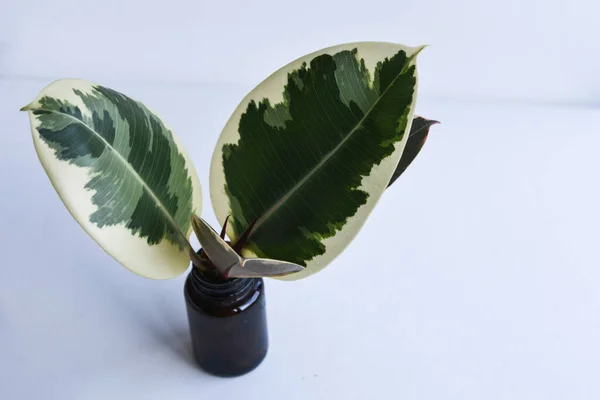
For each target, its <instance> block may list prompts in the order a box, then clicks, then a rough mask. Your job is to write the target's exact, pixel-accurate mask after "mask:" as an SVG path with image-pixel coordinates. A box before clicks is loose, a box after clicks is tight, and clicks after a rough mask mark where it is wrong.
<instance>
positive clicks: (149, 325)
mask: <svg viewBox="0 0 600 400" xmlns="http://www.w3.org/2000/svg"><path fill="white" fill-rule="evenodd" d="M91 269H94V268H90V270H91ZM126 273H127V272H126ZM89 279H91V280H93V281H94V285H95V286H98V287H100V290H105V291H106V293H105V295H106V296H105V297H106V298H110V299H111V301H112V302H114V309H115V311H116V310H118V312H120V313H123V314H124V315H125V316H126V318H127V319H129V320H133V321H132V323H134V324H136V325H138V326H139V327H140V330H141V331H142V332H144V333H145V334H146V335H147V336H149V337H150V338H151V339H152V340H153V342H154V343H155V344H156V345H157V346H160V347H162V348H163V349H169V350H170V351H171V352H172V354H173V355H175V356H176V357H177V358H179V359H180V360H181V361H182V362H184V363H186V364H187V365H188V366H189V367H191V368H193V369H195V370H197V371H201V372H202V373H203V374H204V375H206V376H211V375H210V374H208V373H206V372H204V371H203V370H202V369H201V368H200V367H199V366H198V364H197V363H196V361H195V360H194V356H193V351H192V340H191V337H190V333H189V326H188V321H187V314H186V310H185V301H184V299H183V293H182V292H183V290H174V287H176V286H178V282H180V280H177V281H169V282H167V281H156V282H141V283H137V282H136V283H133V284H134V285H137V284H139V285H141V286H143V287H142V288H140V287H139V286H138V287H137V290H132V288H131V287H129V286H128V285H127V283H123V282H119V283H120V284H119V283H117V282H116V281H113V280H111V279H110V276H108V275H107V274H103V273H101V272H99V273H91V274H89ZM133 279H140V278H139V277H137V276H135V277H133ZM181 284H182V283H180V285H181ZM148 310H152V312H151V313H149V312H148Z"/></svg>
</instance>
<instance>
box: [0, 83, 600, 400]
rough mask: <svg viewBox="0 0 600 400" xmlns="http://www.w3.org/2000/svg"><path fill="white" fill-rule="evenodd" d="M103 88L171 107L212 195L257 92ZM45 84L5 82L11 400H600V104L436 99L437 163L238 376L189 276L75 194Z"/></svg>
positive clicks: (286, 300) (291, 287) (430, 150)
mask: <svg viewBox="0 0 600 400" xmlns="http://www.w3.org/2000/svg"><path fill="white" fill-rule="evenodd" d="M103 83H104V84H106V85H108V86H112V87H114V88H118V89H119V90H122V91H124V92H126V93H128V94H130V95H133V96H135V97H137V98H139V99H142V100H144V101H146V102H147V103H148V104H149V105H150V106H151V107H153V108H154V109H157V110H160V112H161V115H162V116H163V117H164V118H165V120H166V121H168V122H169V123H170V124H171V125H172V126H173V128H174V129H175V130H176V131H177V132H178V134H179V135H180V136H181V138H182V141H183V142H184V143H185V145H186V146H187V147H188V149H189V151H190V153H191V154H192V155H193V159H194V162H195V164H196V167H197V168H198V170H199V174H200V179H201V182H202V183H203V184H204V187H207V183H208V176H207V173H208V172H207V171H208V165H209V157H210V155H211V152H212V148H213V146H214V143H215V142H216V140H217V136H218V132H219V131H220V129H221V128H222V126H223V124H224V123H225V121H226V119H227V117H228V116H229V114H230V113H231V111H232V110H233V109H234V108H235V106H236V105H237V102H238V101H239V99H241V97H242V96H243V95H244V94H245V89H244V88H235V87H231V88H229V89H228V88H223V87H220V86H218V85H181V86H169V85H160V84H154V85H146V84H143V85H142V84H136V83H132V82H121V81H118V80H109V81H108V82H103ZM43 84H45V82H41V81H40V82H38V81H32V82H23V81H7V80H0V93H2V97H1V98H0V101H1V103H0V120H2V121H3V129H2V131H3V133H4V135H3V137H4V143H3V145H2V146H0V162H1V165H0V167H1V171H3V172H2V196H1V197H0V209H2V210H4V212H3V213H2V214H0V235H1V236H0V239H1V242H0V243H2V253H3V254H4V257H5V258H4V261H3V263H2V267H1V268H0V354H1V356H0V398H1V399H2V400H13V399H33V398H43V399H46V400H54V399H56V400H65V399H85V400H91V399H94V400H95V399H98V400H104V399H128V400H131V399H145V400H150V399H157V400H158V399H178V400H185V399H203V400H213V399H215V400H217V399H235V398H244V399H273V400H275V399H290V400H296V399H297V400H305V399H357V400H364V399H396V398H397V399H407V400H413V399H414V400H416V399H431V400H438V399H444V400H454V399H456V400H471V399H472V400H481V399H486V400H496V399H502V400H521V399H522V400H531V399H548V400H551V399H556V400H559V399H560V400H564V399H569V400H596V399H598V398H600V381H599V380H598V371H599V369H600V340H599V338H600V290H598V288H600V269H599V264H600V254H598V251H597V248H598V247H597V237H598V226H599V225H600V211H599V209H598V204H599V203H600V192H599V191H598V189H597V185H596V184H595V182H596V181H597V171H598V170H599V168H600V159H599V158H598V156H597V149H598V147H599V146H600V137H599V136H598V135H597V126H598V119H599V117H600V110H599V109H594V108H587V109H585V108H581V109H577V108H558V107H554V108H552V107H542V106H535V105H524V104H516V103H513V104H510V105H506V104H505V103H499V102H498V103H495V102H488V103H483V102H479V103H475V102H457V101H453V102H445V101H442V100H436V99H432V98H427V97H425V96H421V98H420V100H419V103H418V106H417V110H418V112H419V113H420V114H422V115H424V116H426V117H430V118H435V119H439V120H440V121H442V124H441V125H438V126H435V127H434V129H432V134H431V138H430V140H429V142H428V144H427V145H426V147H425V148H424V150H423V153H422V154H421V155H420V156H419V158H418V159H417V160H416V161H415V163H414V165H412V166H411V167H410V169H409V170H408V171H407V173H406V174H405V175H404V176H403V177H402V178H401V179H399V180H398V181H397V183H395V184H394V186H392V188H391V189H389V191H388V193H386V194H385V196H384V198H383V200H382V201H381V203H380V205H379V207H378V208H377V209H376V210H375V211H374V213H373V215H372V218H371V219H370V220H369V221H368V222H367V224H366V226H365V228H364V230H363V231H362V232H361V233H360V234H359V236H358V238H357V239H356V240H355V241H354V242H353V243H352V244H351V246H350V247H349V248H348V250H347V251H346V252H345V253H343V255H342V256H340V257H339V258H338V259H337V260H336V261H335V262H334V264H333V265H331V266H330V267H329V268H327V269H326V270H325V271H323V272H321V273H319V274H317V275H315V276H313V277H310V278H307V279H305V280H303V281H299V282H277V281H267V296H268V300H267V301H268V320H269V329H270V338H271V346H270V351H269V354H268V357H267V359H266V360H265V362H264V363H263V364H262V365H261V366H260V367H259V368H258V369H257V370H255V371H254V372H252V373H251V374H249V375H246V376H244V377H241V378H236V379H219V378H213V377H211V376H208V375H206V374H204V373H203V372H201V371H199V370H198V369H197V368H196V367H195V366H194V364H193V361H192V359H191V356H190V343H189V338H188V333H187V321H186V316H185V309H184V301H183V295H182V285H183V278H180V279H176V280H173V281H166V282H155V281H150V280H145V279H143V278H139V277H137V276H135V275H133V274H131V273H130V272H128V271H126V270H125V269H124V268H122V267H120V266H119V265H118V264H117V263H116V262H114V261H113V260H112V259H111V258H110V257H109V256H107V255H106V254H104V253H103V252H102V250H101V249H100V248H99V247H98V246H97V245H96V244H95V243H94V242H93V241H92V239H90V238H89V237H87V236H86V235H85V234H84V232H83V230H82V229H81V228H80V227H79V226H78V225H77V224H76V223H75V221H74V220H73V219H72V218H71V217H70V216H69V214H68V213H67V211H66V210H65V209H64V207H63V206H62V204H61V203H60V201H59V200H58V196H57V195H56V194H55V192H54V191H53V189H52V188H51V185H50V183H49V181H48V179H47V178H46V176H45V175H44V172H43V170H42V168H41V166H40V165H39V162H38V160H37V158H36V155H35V152H34V150H33V145H32V141H31V138H30V134H29V127H28V121H27V117H26V116H25V115H24V114H22V113H18V112H17V110H18V109H19V107H20V106H22V105H23V104H26V103H27V102H28V101H29V100H31V99H32V98H33V97H35V95H36V94H37V92H38V90H39V89H40V88H41V86H42V85H43ZM6 94H8V95H6ZM5 95H6V96H5ZM200 110H202V114H200ZM198 121H200V122H198ZM204 196H205V201H206V203H205V204H206V205H207V207H205V211H204V216H205V217H206V218H207V220H208V221H209V222H211V223H214V215H213V214H212V210H211V209H210V207H208V204H209V203H208V193H207V192H205V193H204ZM364 271H369V272H368V274H370V275H371V276H370V277H368V276H366V272H364Z"/></svg>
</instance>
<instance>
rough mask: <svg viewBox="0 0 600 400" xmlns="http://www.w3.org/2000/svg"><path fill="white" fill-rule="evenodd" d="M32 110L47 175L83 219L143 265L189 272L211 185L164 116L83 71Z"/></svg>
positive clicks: (128, 259) (101, 240)
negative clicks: (204, 190) (198, 217)
mask: <svg viewBox="0 0 600 400" xmlns="http://www.w3.org/2000/svg"><path fill="white" fill-rule="evenodd" d="M23 110H26V111H28V112H29V116H30V122H31V128H32V133H33V141H34V144H35V149H36V151H37V153H38V156H39V159H40V161H41V163H42V165H43V167H44V169H45V171H46V173H47V174H48V177H49V178H50V180H51V182H52V184H53V186H54V188H55V189H56V191H57V192H58V195H59V196H60V198H61V199H62V201H63V202H64V204H65V206H66V207H67V209H68V210H69V212H70V213H71V214H72V215H73V217H74V218H75V219H76V220H77V222H78V223H79V224H80V225H81V226H82V227H83V229H85V231H86V232H87V233H88V234H89V235H90V236H91V237H92V238H93V239H94V240H95V241H96V242H97V243H98V244H99V245H100V246H101V247H102V248H103V249H104V250H105V251H106V252H108V253H109V254H110V255H111V256H113V257H114V258H115V259H116V260H117V261H119V262H120V263H121V264H122V265H123V266H125V267H126V268H128V269H129V270H131V271H133V272H134V273H136V274H139V275H142V276H145V277H148V278H153V279H166V278H172V277H175V276H177V275H180V274H182V273H183V272H185V270H186V269H187V267H188V266H189V257H190V255H189V252H190V250H191V247H190V245H189V242H188V238H189V236H190V234H191V231H192V227H191V215H192V213H200V210H201V206H202V195H201V189H200V184H199V182H198V177H197V175H196V171H195V170H194V167H193V165H192V162H191V160H190V158H189V156H188V155H187V153H186V151H185V150H184V149H183V147H182V146H181V144H180V143H179V141H178V140H177V138H176V137H175V136H174V134H173V133H172V132H171V130H170V129H169V128H168V127H167V126H166V125H165V123H164V122H163V121H162V120H161V119H160V118H159V117H158V116H157V115H156V114H154V113H153V112H152V111H150V110H149V109H148V108H147V107H146V106H144V105H143V104H142V103H140V102H138V101H136V100H133V99H131V98H129V97H127V96H126V95H124V94H121V93H119V92H116V91H114V90H111V89H109V88H106V87H103V86H100V85H95V84H93V83H90V82H87V81H83V80H75V79H64V80H59V81H56V82H54V83H52V84H50V85H49V86H47V87H46V88H45V89H43V90H42V92H41V93H40V94H39V96H38V97H37V98H36V99H35V100H34V101H33V102H32V103H31V104H29V105H27V106H26V107H23Z"/></svg>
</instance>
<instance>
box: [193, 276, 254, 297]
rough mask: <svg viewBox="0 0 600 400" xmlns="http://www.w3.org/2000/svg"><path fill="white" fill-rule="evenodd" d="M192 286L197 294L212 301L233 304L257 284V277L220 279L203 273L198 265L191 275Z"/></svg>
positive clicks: (245, 295)
mask: <svg viewBox="0 0 600 400" xmlns="http://www.w3.org/2000/svg"><path fill="white" fill-rule="evenodd" d="M189 277H190V278H189V279H190V286H191V289H192V291H193V292H194V294H195V295H197V296H198V297H200V298H202V299H203V300H205V301H209V302H212V303H217V302H219V303H220V302H223V303H228V304H233V303H236V302H239V301H242V300H243V299H244V298H245V297H247V296H248V295H249V294H250V293H251V292H252V291H253V289H254V287H255V286H256V279H252V278H232V279H226V280H220V279H217V278H214V277H212V276H209V275H206V274H202V273H201V272H200V270H199V269H198V268H196V267H193V268H192V272H191V273H190V275H189Z"/></svg>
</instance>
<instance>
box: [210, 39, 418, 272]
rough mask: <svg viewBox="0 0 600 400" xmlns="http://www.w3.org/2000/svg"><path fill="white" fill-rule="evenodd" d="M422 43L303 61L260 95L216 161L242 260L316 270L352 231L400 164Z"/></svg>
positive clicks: (216, 186) (359, 46) (237, 120)
mask: <svg viewBox="0 0 600 400" xmlns="http://www.w3.org/2000/svg"><path fill="white" fill-rule="evenodd" d="M421 49H422V47H417V48H412V47H407V46H402V45H398V44H392V43H378V42H363V43H350V44H344V45H339V46H335V47H331V48H327V49H323V50H320V51H317V52H315V53H312V54H309V55H306V56H304V57H301V58H299V59H297V60H295V61H293V62H291V63H290V64H288V65H286V66H285V67H283V68H281V69H280V70H278V71H276V72H275V73H274V74H273V75H271V76H270V77H268V78H267V79H266V80H265V81H263V82H262V83H260V84H259V85H258V86H257V87H256V88H255V89H254V90H252V91H251V92H250V93H249V94H248V95H247V96H246V98H245V99H244V100H243V101H242V102H241V104H240V105H239V106H238V107H237V109H236V110H235V111H234V113H233V115H232V116H231V118H230V120H229V121H228V123H227V124H226V126H225V128H224V130H223V132H222V134H221V136H220V138H219V141H218V143H217V148H216V149H215V153H214V155H213V158H212V164H211V187H210V192H211V200H212V204H213V207H214V210H215V213H216V215H217V217H218V219H219V221H220V222H221V223H223V222H224V220H225V218H226V217H227V215H231V218H230V224H229V228H228V231H227V233H228V235H229V237H230V238H231V239H232V241H235V239H236V238H238V237H239V235H240V234H241V233H242V232H244V230H245V229H246V228H247V227H248V226H249V225H250V224H251V223H252V222H253V221H256V224H255V227H254V229H253V231H252V233H251V234H250V235H249V237H248V240H247V242H246V247H245V248H244V251H243V255H244V256H245V257H252V256H256V257H263V258H273V259H278V260H285V261H289V262H293V263H296V264H300V265H303V266H305V267H306V268H305V270H303V271H300V272H298V273H295V274H293V275H291V276H289V277H286V278H285V279H291V280H295V279H299V278H303V277H306V276H308V275H311V274H313V273H315V272H317V271H319V270H320V269H322V268H323V267H325V266H326V265H327V264H329V263H330V262H331V261H332V260H333V259H334V258H335V257H336V256H337V255H338V254H340V253H341V252H342V250H344V248H345V247H346V246H347V245H348V244H349V243H350V242H351V241H352V239H353V238H354V237H355V236H356V234H357V233H358V231H359V230H360V228H361V227H362V225H363V224H364V222H365V220H366V218H367V217H368V215H369V214H370V212H371V210H372V209H373V208H374V207H375V205H376V204H377V202H378V200H379V198H380V196H381V195H382V193H383V192H384V190H385V188H386V187H387V185H388V183H389V181H390V178H391V176H392V173H393V172H394V169H395V168H396V166H397V165H398V162H399V160H400V156H401V155H402V151H403V149H404V145H405V143H406V140H407V138H408V132H409V131H410V126H411V123H412V117H413V112H414V106H415V101H416V94H417V72H416V55H417V54H418V53H419V51H420V50H421Z"/></svg>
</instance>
